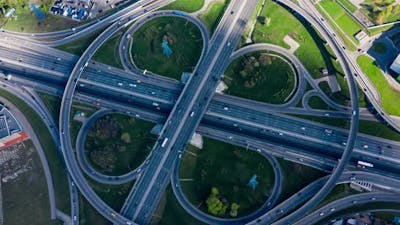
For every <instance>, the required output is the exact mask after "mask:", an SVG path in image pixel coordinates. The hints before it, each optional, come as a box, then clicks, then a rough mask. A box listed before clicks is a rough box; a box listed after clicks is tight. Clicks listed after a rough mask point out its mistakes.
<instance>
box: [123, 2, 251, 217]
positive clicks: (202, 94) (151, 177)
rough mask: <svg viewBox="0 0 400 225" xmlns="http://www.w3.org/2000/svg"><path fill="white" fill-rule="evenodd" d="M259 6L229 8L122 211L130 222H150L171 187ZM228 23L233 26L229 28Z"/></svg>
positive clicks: (240, 3) (237, 5)
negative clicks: (177, 165) (173, 175)
mask: <svg viewBox="0 0 400 225" xmlns="http://www.w3.org/2000/svg"><path fill="white" fill-rule="evenodd" d="M256 4H257V1H256V0H250V1H247V2H238V1H235V2H231V3H230V4H229V6H228V7H227V9H226V11H225V13H224V16H223V17H222V19H221V22H220V23H219V25H218V27H217V29H216V31H215V33H214V35H213V37H212V39H211V44H210V49H209V51H208V52H207V53H206V55H205V56H204V57H203V58H202V59H201V60H200V63H199V64H198V66H197V67H196V68H195V69H194V72H193V75H192V76H191V77H190V79H189V80H188V82H187V84H186V85H185V87H184V88H183V90H182V92H181V94H180V96H179V98H178V100H177V101H176V103H175V106H174V107H173V109H172V111H171V112H170V114H169V116H168V118H167V120H166V122H165V124H164V127H163V129H162V131H161V134H160V136H159V138H158V141H157V142H156V145H155V146H154V148H153V150H152V153H151V155H150V157H149V161H150V162H149V165H148V166H147V169H146V170H145V171H144V172H143V174H142V176H140V177H139V179H138V181H137V183H136V185H135V186H134V188H133V189H132V191H131V193H130V194H129V196H128V198H127V200H126V202H125V204H124V207H123V208H122V213H123V214H124V215H126V216H127V217H128V218H133V220H134V221H136V222H138V223H141V224H147V223H149V222H150V220H151V218H152V214H153V212H154V210H155V207H156V206H157V204H158V202H159V200H160V198H161V197H162V194H163V192H164V190H165V188H166V186H167V184H168V181H169V179H168V178H169V176H170V174H171V173H172V169H173V166H174V163H175V160H176V159H177V158H178V156H179V155H181V153H182V151H183V150H184V148H186V145H187V143H188V141H189V140H190V139H191V137H192V135H193V133H194V131H195V129H196V128H197V126H198V124H199V123H200V120H201V117H202V115H203V114H204V112H205V111H206V107H207V105H208V103H209V102H210V101H211V97H212V95H213V93H214V92H215V89H216V87H217V84H218V81H219V80H220V78H221V75H222V73H223V71H224V69H225V68H226V67H227V66H228V63H229V57H230V55H231V53H232V52H233V50H234V48H235V47H236V46H237V44H238V41H239V38H240V35H241V34H242V32H243V30H244V28H245V26H246V23H247V20H248V19H249V18H250V17H251V15H252V13H253V10H254V9H255V6H256ZM245 5H246V6H247V7H244V6H245ZM228 20H229V21H230V22H231V23H229V24H228Z"/></svg>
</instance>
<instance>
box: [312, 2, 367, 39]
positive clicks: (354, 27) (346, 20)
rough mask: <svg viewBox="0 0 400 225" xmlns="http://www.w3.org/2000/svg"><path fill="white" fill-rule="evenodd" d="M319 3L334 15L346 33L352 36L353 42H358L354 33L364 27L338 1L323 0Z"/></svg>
mask: <svg viewBox="0 0 400 225" xmlns="http://www.w3.org/2000/svg"><path fill="white" fill-rule="evenodd" d="M319 4H320V5H321V6H322V8H323V9H324V10H325V11H326V12H327V13H328V14H329V15H330V16H331V17H332V19H333V20H334V21H335V22H336V24H337V25H338V26H339V27H340V28H341V29H342V30H343V31H344V32H345V34H346V35H347V36H348V37H349V38H351V39H352V40H353V42H355V43H358V41H357V39H355V37H354V35H355V34H357V33H358V32H359V31H360V30H361V29H362V28H361V26H360V25H359V24H358V23H357V22H356V21H355V20H354V19H353V18H352V17H350V16H349V15H348V14H347V13H346V11H345V10H344V9H343V8H342V7H341V6H340V5H339V4H338V3H337V2H336V1H332V0H321V1H320V2H319Z"/></svg>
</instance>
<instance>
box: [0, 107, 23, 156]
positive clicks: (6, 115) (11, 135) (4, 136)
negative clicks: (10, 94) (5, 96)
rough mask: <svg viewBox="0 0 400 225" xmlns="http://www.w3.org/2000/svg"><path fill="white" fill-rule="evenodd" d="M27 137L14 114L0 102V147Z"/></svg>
mask: <svg viewBox="0 0 400 225" xmlns="http://www.w3.org/2000/svg"><path fill="white" fill-rule="evenodd" d="M27 138H28V135H26V133H25V132H23V131H22V127H21V125H20V124H19V122H18V121H17V120H16V118H15V117H14V115H12V114H11V112H10V111H8V109H7V108H6V107H5V106H3V105H2V104H0V149H3V148H5V147H7V146H10V145H13V144H15V143H17V142H20V141H23V140H25V139H27Z"/></svg>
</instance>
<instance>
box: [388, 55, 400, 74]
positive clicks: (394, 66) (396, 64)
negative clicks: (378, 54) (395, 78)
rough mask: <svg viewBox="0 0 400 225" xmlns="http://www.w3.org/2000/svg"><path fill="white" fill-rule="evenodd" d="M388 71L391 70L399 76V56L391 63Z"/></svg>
mask: <svg viewBox="0 0 400 225" xmlns="http://www.w3.org/2000/svg"><path fill="white" fill-rule="evenodd" d="M390 69H391V70H393V72H395V73H397V74H400V54H399V55H398V56H397V57H396V59H395V60H394V61H393V63H392V65H390Z"/></svg>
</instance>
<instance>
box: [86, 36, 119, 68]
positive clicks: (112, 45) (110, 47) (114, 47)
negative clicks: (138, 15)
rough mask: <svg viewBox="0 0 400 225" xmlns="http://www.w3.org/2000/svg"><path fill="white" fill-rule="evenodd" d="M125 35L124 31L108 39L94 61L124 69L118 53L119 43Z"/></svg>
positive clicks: (94, 57)
mask: <svg viewBox="0 0 400 225" xmlns="http://www.w3.org/2000/svg"><path fill="white" fill-rule="evenodd" d="M123 34H124V31H123V30H122V31H119V32H118V33H116V34H115V35H114V36H112V37H111V38H110V39H108V40H107V41H106V42H105V43H104V44H103V45H102V46H101V47H100V48H99V50H98V51H97V52H96V54H95V55H94V56H93V60H95V61H97V62H101V63H104V64H107V65H110V66H113V67H116V68H122V69H123V67H122V64H121V59H120V57H119V51H118V48H119V42H120V41H121V37H122V35H123Z"/></svg>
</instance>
